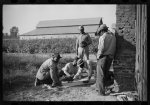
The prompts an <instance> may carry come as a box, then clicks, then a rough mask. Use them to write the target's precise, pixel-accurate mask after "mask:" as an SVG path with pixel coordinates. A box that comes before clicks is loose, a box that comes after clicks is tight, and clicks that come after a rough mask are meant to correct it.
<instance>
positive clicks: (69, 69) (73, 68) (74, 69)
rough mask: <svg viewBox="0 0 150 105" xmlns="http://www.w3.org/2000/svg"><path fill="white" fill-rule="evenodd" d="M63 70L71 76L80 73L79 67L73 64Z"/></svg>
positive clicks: (67, 65) (70, 63) (68, 64)
mask: <svg viewBox="0 0 150 105" xmlns="http://www.w3.org/2000/svg"><path fill="white" fill-rule="evenodd" d="M62 70H63V71H64V72H67V73H69V74H70V75H72V74H76V73H77V71H78V67H77V66H73V62H69V63H67V64H66V65H65V67H63V68H62Z"/></svg>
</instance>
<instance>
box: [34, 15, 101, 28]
mask: <svg viewBox="0 0 150 105" xmlns="http://www.w3.org/2000/svg"><path fill="white" fill-rule="evenodd" d="M100 19H101V17H96V18H80V19H61V20H45V21H40V22H39V23H38V24H37V26H36V27H37V28H41V27H60V26H78V25H89V24H99V21H100Z"/></svg>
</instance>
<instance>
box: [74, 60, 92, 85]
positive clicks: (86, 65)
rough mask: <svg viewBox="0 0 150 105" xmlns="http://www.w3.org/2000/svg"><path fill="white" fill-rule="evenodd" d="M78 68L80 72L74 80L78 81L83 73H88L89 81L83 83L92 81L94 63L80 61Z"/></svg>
mask: <svg viewBox="0 0 150 105" xmlns="http://www.w3.org/2000/svg"><path fill="white" fill-rule="evenodd" d="M77 66H78V67H79V68H78V72H77V73H76V75H75V76H74V78H73V79H77V78H79V77H80V76H81V74H82V72H83V71H86V72H87V73H88V78H87V80H85V81H83V83H88V82H89V81H90V79H91V76H92V62H91V61H90V60H86V61H85V60H82V59H78V61H77Z"/></svg>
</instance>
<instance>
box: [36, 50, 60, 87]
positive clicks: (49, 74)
mask: <svg viewBox="0 0 150 105" xmlns="http://www.w3.org/2000/svg"><path fill="white" fill-rule="evenodd" d="M60 58H61V56H60V55H59V53H54V54H53V55H52V57H51V58H49V59H47V60H46V61H45V62H44V63H43V64H42V65H41V66H40V68H39V70H38V72H37V74H36V79H35V86H38V85H40V84H52V87H57V86H61V82H60V81H59V77H58V68H57V65H58V62H59V60H60Z"/></svg>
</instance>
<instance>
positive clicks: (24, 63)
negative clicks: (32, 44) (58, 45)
mask: <svg viewBox="0 0 150 105" xmlns="http://www.w3.org/2000/svg"><path fill="white" fill-rule="evenodd" d="M49 57H50V56H49V54H47V55H45V54H44V55H42V54H8V53H3V85H4V89H6V90H7V89H12V88H16V87H19V86H21V85H23V84H25V83H27V84H28V83H30V82H33V81H34V79H35V75H36V73H37V71H38V69H39V67H40V66H41V64H42V63H43V62H44V61H45V60H46V59H48V58H49ZM71 61H73V59H72V58H62V59H61V60H60V63H59V65H58V68H59V70H60V69H61V68H62V67H63V66H64V65H65V64H66V63H67V62H71Z"/></svg>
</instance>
